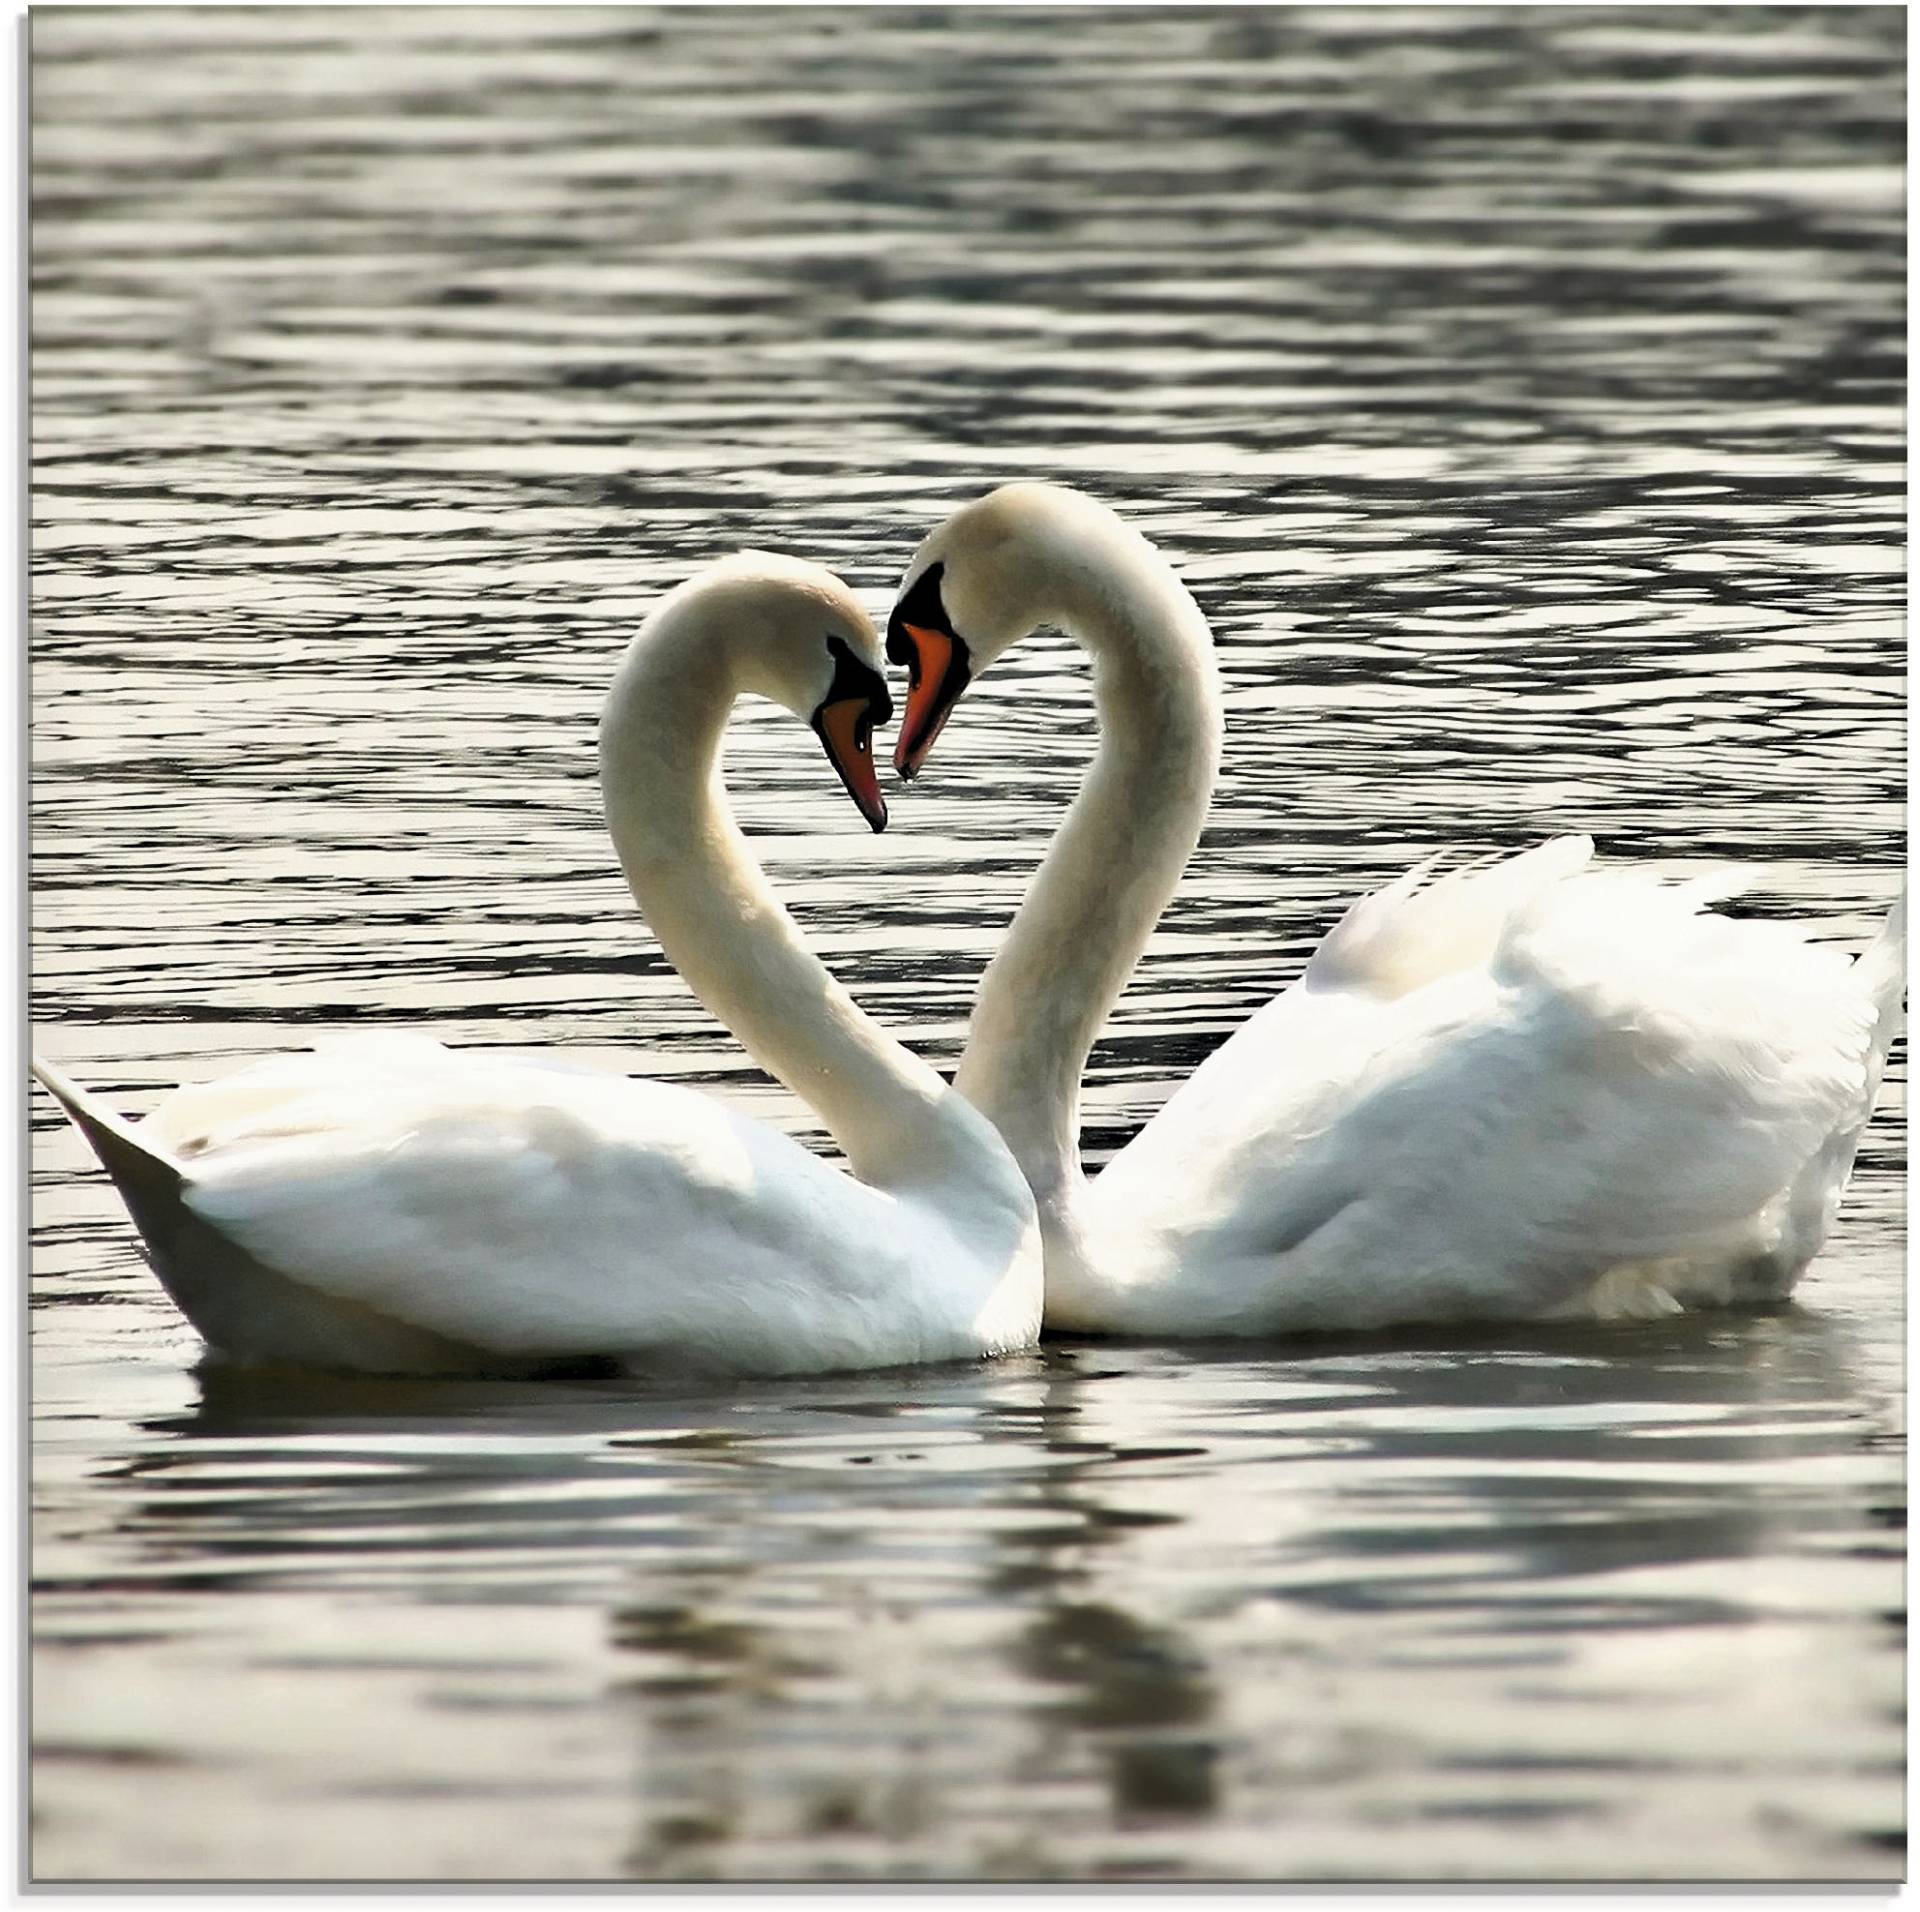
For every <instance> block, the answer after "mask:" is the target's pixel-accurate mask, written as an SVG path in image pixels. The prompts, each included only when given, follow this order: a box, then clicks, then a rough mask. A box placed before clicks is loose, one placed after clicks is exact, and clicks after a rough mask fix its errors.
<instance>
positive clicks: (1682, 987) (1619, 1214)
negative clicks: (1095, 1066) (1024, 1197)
mask: <svg viewBox="0 0 1920 1912" xmlns="http://www.w3.org/2000/svg"><path fill="white" fill-rule="evenodd" d="M1547 847H1549V848H1554V847H1556V846H1547ZM1534 854H1535V855H1536V856H1537V855H1538V854H1539V853H1537V852H1536V853H1534ZM1580 860H1581V861H1582V862H1583V861H1584V857H1582V858H1581V859H1580ZM1516 861H1525V859H1517V860H1516ZM1536 867H1537V866H1536ZM1463 874H1464V875H1465V878H1466V881H1465V883H1463V884H1462V885H1461V887H1462V888H1463V889H1464V888H1465V887H1467V885H1470V884H1472V883H1474V882H1476V881H1485V879H1486V877H1488V876H1492V877H1494V878H1496V879H1497V878H1498V877H1499V874H1500V872H1499V868H1498V866H1496V869H1495V870H1494V871H1491V872H1485V873H1482V872H1474V873H1463ZM1435 887H1436V888H1438V887H1439V886H1438V885H1436V886H1435ZM1513 887H1514V888H1516V889H1519V891H1520V896H1519V900H1518V901H1517V902H1510V903H1509V904H1508V905H1506V906H1505V907H1504V908H1503V911H1502V917H1503V920H1502V921H1501V923H1500V925H1499V929H1498V932H1497V934H1496V935H1495V937H1494V938H1493V940H1492V944H1491V947H1490V949H1489V950H1488V952H1487V955H1486V957H1485V958H1484V959H1481V960H1478V961H1468V962H1466V963H1464V964H1460V963H1447V964H1442V965H1441V966H1440V974H1439V975H1438V976H1437V978H1435V979H1433V980H1429V981H1427V982H1425V983H1417V984H1415V985H1414V986H1412V987H1399V986H1397V985H1398V983H1399V981H1400V980H1401V979H1403V978H1404V977H1405V975H1406V974H1407V973H1408V968H1409V959H1410V958H1411V957H1412V956H1413V955H1414V953H1415V952H1414V949H1413V946H1412V940H1411V939H1410V938H1408V939H1405V945H1404V947H1403V948H1402V949H1400V950H1398V951H1396V949H1395V941H1396V935H1397V927H1398V928H1403V927H1404V924H1401V925H1399V926H1396V924H1395V922H1394V920H1393V919H1394V916H1395V914H1396V912H1397V911H1401V910H1404V909H1405V908H1406V907H1407V904H1408V902H1409V900H1414V901H1417V896H1413V897H1411V899H1410V897H1409V893H1406V892H1403V893H1402V895H1401V896H1400V897H1398V898H1396V899H1394V902H1393V903H1392V904H1391V905H1389V906H1388V907H1387V908H1386V909H1385V910H1383V911H1381V912H1380V913H1379V915H1378V916H1377V917H1376V919H1375V920H1374V921H1372V922H1368V921H1367V920H1366V919H1365V917H1364V915H1362V916H1360V917H1358V918H1355V917H1353V916H1351V915H1350V918H1349V923H1350V924H1351V925H1352V926H1353V929H1354V931H1355V932H1357V933H1354V934H1351V935H1350V937H1349V939H1348V941H1349V947H1348V949H1347V950H1346V951H1345V952H1344V953H1341V952H1336V954H1337V955H1339V958H1340V960H1339V961H1338V962H1336V963H1334V964H1331V965H1322V966H1321V968H1320V972H1319V974H1318V976H1316V975H1315V974H1314V971H1313V970H1312V969H1311V968H1310V969H1309V973H1308V975H1307V977H1305V978H1304V979H1303V980H1302V982H1301V983H1300V984H1297V985H1295V986H1294V988H1292V989H1290V990H1288V991H1286V992H1285V993H1284V994H1283V995H1282V996H1280V997H1279V998H1277V999H1276V1000H1275V1001H1274V1002H1273V1003H1271V1004H1269V1005H1268V1006H1267V1008H1266V1009H1264V1010H1262V1011H1261V1012H1260V1014H1259V1016H1257V1017H1256V1018H1255V1019H1254V1021H1253V1022H1252V1023H1250V1024H1249V1025H1248V1027H1247V1029H1245V1030H1244V1031H1242V1032H1241V1034H1240V1035H1239V1036H1237V1037H1236V1038H1234V1040H1233V1041H1231V1042H1230V1043H1228V1044H1227V1045H1225V1047H1224V1048H1223V1049H1222V1050H1220V1051H1219V1052H1217V1053H1216V1055H1215V1056H1213V1057H1212V1058H1210V1059H1209V1061H1208V1062H1207V1064H1206V1065H1204V1066H1203V1068H1202V1069H1200V1070H1198V1071H1196V1073H1195V1075H1194V1077H1193V1079H1192V1081H1191V1082H1190V1083H1189V1084H1188V1085H1187V1086H1186V1087H1185V1088H1184V1089H1183V1090H1182V1091H1181V1092H1180V1093H1179V1094H1178V1095H1176V1096H1175V1097H1174V1098H1173V1099H1172V1101H1170V1102H1169V1103H1168V1105H1167V1108H1166V1110H1165V1111H1164V1112H1163V1114H1162V1116H1161V1117H1160V1118H1158V1119H1156V1120H1155V1121H1154V1122H1152V1123H1150V1124H1149V1125H1148V1127H1147V1128H1146V1129H1145V1130H1144V1131H1143V1132H1142V1134H1141V1135H1140V1136H1139V1137H1138V1138H1137V1139H1136V1140H1135V1142H1134V1143H1133V1144H1132V1145H1130V1146H1129V1147H1128V1148H1127V1149H1125V1150H1123V1151H1121V1153H1120V1154H1119V1155H1118V1156H1116V1157H1115V1159H1114V1161H1113V1162H1112V1163H1111V1164H1110V1165H1109V1166H1108V1168H1107V1170H1106V1172H1105V1173H1104V1174H1103V1175H1102V1176H1101V1177H1100V1178H1099V1180H1098V1181H1097V1182H1096V1183H1095V1184H1094V1188H1093V1191H1092V1194H1093V1199H1092V1201H1091V1202H1090V1203H1089V1215H1090V1218H1091V1219H1092V1220H1093V1221H1094V1223H1095V1225H1096V1226H1097V1227H1098V1228H1099V1229H1100V1230H1101V1232H1102V1235H1103V1237H1105V1238H1107V1239H1109V1240H1111V1239H1116V1238H1118V1237H1121V1236H1130V1237H1132V1238H1134V1239H1136V1240H1138V1241H1141V1242H1143V1243H1146V1244H1148V1246H1147V1248H1146V1249H1145V1250H1143V1254H1142V1260H1141V1262H1140V1263H1139V1264H1138V1265H1139V1266H1140V1267H1141V1268H1142V1270H1143V1272H1146V1273H1149V1274H1151V1273H1153V1272H1154V1271H1155V1266H1156V1263H1157V1265H1158V1271H1159V1273H1161V1274H1163V1275H1164V1276H1165V1286H1166V1303H1167V1305H1168V1306H1169V1307H1175V1306H1176V1304H1177V1311H1178V1312H1179V1313H1180V1314H1181V1316H1182V1317H1183V1319H1184V1321H1185V1325H1187V1326H1189V1327H1201V1326H1205V1325H1209V1321H1210V1324H1211V1325H1214V1326H1219V1327H1230V1326H1242V1327H1246V1326H1253V1325H1264V1326H1270V1327H1288V1326H1303V1327H1304V1326H1355V1325H1368V1324H1373V1323H1379V1322H1385V1321H1393V1320H1417V1319H1437V1318H1446V1317H1449V1316H1457V1315H1467V1314H1475V1313H1502V1314H1510V1313H1511V1314H1531V1313H1540V1312H1545V1311H1547V1310H1550V1309H1553V1308H1556V1307H1561V1306H1565V1305H1567V1304H1568V1303H1569V1302H1570V1301H1572V1300H1574V1299H1576V1298H1577V1297H1578V1296H1579V1294H1580V1293H1581V1292H1582V1291H1583V1290H1584V1288H1585V1287H1586V1286H1588V1285H1590V1284H1591V1282H1592V1280H1593V1278H1594V1276H1596V1275H1597V1274H1599V1273H1600V1272H1602V1271H1603V1270H1604V1269H1606V1268H1608V1267H1611V1266H1613V1265H1615V1264H1618V1263H1623V1262H1644V1261H1650V1260H1661V1259H1666V1258H1673V1257H1679V1258H1683V1259H1684V1258H1687V1257H1709V1258H1717V1260H1718V1262H1719V1263H1720V1264H1723V1265H1724V1264H1726V1263H1727V1262H1728V1261H1729V1258H1734V1259H1737V1258H1740V1257H1747V1258H1759V1259H1760V1260H1762V1261H1765V1260H1767V1259H1768V1258H1769V1257H1771V1258H1772V1259H1773V1261H1774V1262H1775V1263H1776V1264H1777V1265H1778V1267H1780V1268H1783V1269H1785V1270H1786V1273H1787V1276H1788V1278H1790V1274H1791V1272H1792V1270H1793V1268H1795V1267H1797V1265H1798V1264H1797V1262H1795V1261H1794V1256H1795V1255H1796V1254H1799V1253H1800V1249H1801V1248H1802V1246H1804V1248H1805V1252H1806V1253H1810V1252H1811V1248H1812V1246H1813V1245H1817V1241H1818V1238H1819V1232H1821V1231H1823V1230H1824V1226H1825V1219H1824V1215H1825V1213H1829V1212H1830V1207H1831V1199H1830V1198H1829V1196H1828V1194H1827V1192H1826V1189H1827V1185H1828V1184H1829V1183H1831V1182H1832V1181H1833V1179H1834V1157H1835V1154H1836V1148H1835V1147H1834V1146H1833V1145H1834V1144H1835V1140H1836V1138H1844V1151H1845V1153H1846V1155H1847V1157H1848V1159H1849V1160H1850V1157H1851V1137H1852V1135H1853V1134H1854V1133H1857V1128H1858V1124H1859V1122H1860V1121H1861V1120H1862V1119H1863V1117H1864V1105H1865V1099H1870V1096H1871V1086H1870V1084H1871V1080H1872V1077H1873V1075H1874V1074H1875V1069H1874V1040H1875V1027H1876V1021H1877V1019H1878V1017H1879V1015H1880V1009H1881V1005H1880V1004H1879V1003H1878V1002H1876V1000H1875V997H1874V994H1873V992H1872V990H1871V989H1870V988H1869V987H1867V986H1866V985H1865V983H1864V982H1863V979H1862V977H1861V976H1860V975H1859V974H1858V973H1857V972H1856V970H1855V968H1854V966H1853V965H1851V964H1850V963H1849V961H1848V959H1847V958H1846V956H1845V955H1843V954H1841V953H1840V952H1838V951H1834V950H1827V949H1819V948H1815V947H1812V946H1810V945H1808V944H1807V943H1805V942H1804V941H1803V940H1802V939H1801V938H1800V936H1799V935H1798V934H1797V932H1795V931H1794V930H1792V929H1790V928H1789V927H1787V926H1785V925H1776V924H1761V923H1748V922H1740V923H1736V922H1732V921H1729V920H1727V919H1725V918H1720V917H1714V916H1708V915H1703V914H1701V913H1700V912H1699V909H1698V904H1699V901H1700V895H1701V892H1700V890H1699V889H1698V888H1689V887H1688V886H1672V885H1664V884H1662V883H1660V882H1659V881H1657V880H1656V879H1653V878H1650V877H1646V876H1610V875H1601V876H1568V875H1565V874H1557V875H1555V876H1554V877H1553V878H1552V879H1551V880H1549V881H1547V882H1545V883H1542V884H1539V885H1528V886H1513ZM1459 946H1460V945H1459V940H1456V942H1455V947H1459ZM1315 961H1316V963H1318V962H1319V958H1318V957H1316V959H1315ZM1330 976H1331V980H1330ZM1839 1176H1840V1178H1841V1179H1844V1164H1841V1165H1840V1166H1839ZM1837 1192H1838V1191H1837V1186H1836V1187H1834V1188H1833V1189H1832V1191H1831V1194H1832V1198H1837ZM1815 1211H1821V1215H1820V1218H1819V1219H1818V1220H1817V1225H1816V1222H1815V1216H1814V1212H1815ZM1809 1231H1811V1236H1812V1239H1811V1241H1809V1242H1804V1243H1803V1241H1802V1237H1803V1236H1804V1235H1805V1234H1807V1233H1808V1232H1809ZM1800 1259H1804V1254H1800ZM1789 1264H1791V1266H1789ZM1153 1285H1154V1283H1153V1282H1152V1281H1148V1282H1146V1283H1144V1284H1143V1286H1142V1289H1141V1293H1140V1294H1139V1295H1138V1296H1137V1297H1136V1299H1137V1301H1138V1302H1139V1304H1140V1305H1141V1306H1143V1307H1144V1306H1145V1305H1146V1301H1147V1294H1148V1292H1149V1291H1150V1290H1151V1288H1152V1286H1153ZM1141 1325H1143V1326H1146V1325H1149V1324H1148V1323H1147V1322H1146V1321H1143V1322H1142V1323H1141Z"/></svg>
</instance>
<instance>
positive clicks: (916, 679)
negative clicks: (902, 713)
mask: <svg viewBox="0 0 1920 1912" xmlns="http://www.w3.org/2000/svg"><path fill="white" fill-rule="evenodd" d="M895 629H896V630H897V631H898V633H899V634H900V635H901V636H903V637H905V638H906V640H907V643H908V646H909V649H908V654H907V716H906V721H905V722H904V723H903V724H902V725H901V726H900V738H899V741H898V742H897V743H896V744H895V745H894V747H893V767H894V769H896V770H897V771H899V773H900V774H901V776H903V777H905V778H908V779H909V780H911V779H912V778H914V777H916V776H918V775H919V773H920V766H921V765H922V764H923V763H925V762H926V760H927V753H928V752H929V751H930V750H932V748H933V746H934V744H935V742H936V741H937V740H938V738H939V735H940V733H941V731H942V730H944V729H945V728H946V723H947V719H948V718H949V717H951V716H952V715H953V707H954V705H955V704H957V703H958V702H959V701H960V694H961V692H962V691H964V690H965V689H966V687H967V685H968V683H969V682H970V681H971V679H972V676H973V672H972V670H971V669H970V668H969V665H968V660H967V647H966V645H965V644H963V643H962V642H961V641H960V639H959V638H958V637H956V636H955V635H954V634H953V633H952V632H951V631H937V630H932V629H930V628H929V627H928V626H926V625H924V624H908V623H905V622H902V623H900V624H899V625H897V626H896V627H895ZM888 648H889V650H891V649H892V646H891V645H889V647H888Z"/></svg>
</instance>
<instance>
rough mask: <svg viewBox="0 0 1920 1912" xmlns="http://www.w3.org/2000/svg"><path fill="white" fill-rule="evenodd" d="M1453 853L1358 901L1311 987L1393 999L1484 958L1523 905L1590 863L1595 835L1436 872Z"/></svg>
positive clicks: (1319, 954) (1315, 963) (1313, 971)
mask: <svg viewBox="0 0 1920 1912" xmlns="http://www.w3.org/2000/svg"><path fill="white" fill-rule="evenodd" d="M1445 854H1446V853H1445V852H1444V851H1436V852H1435V854H1434V855H1432V856H1430V857H1427V858H1425V859H1424V860H1423V861H1421V862H1419V863H1416V864H1415V865H1414V866H1413V868H1412V869H1410V870H1408V871H1407V872H1406V873H1405V874H1404V875H1402V876H1398V877H1396V878H1395V879H1394V880H1393V881H1392V882H1391V883H1388V884H1386V885H1384V886H1383V887H1382V888H1380V889H1377V890H1374V891H1372V892H1370V893H1369V894H1368V895H1366V896H1362V897H1360V898H1359V899H1358V900H1357V901H1356V902H1355V903H1353V904H1352V905H1351V906H1350V907H1349V908H1348V910H1347V912H1346V914H1345V915H1344V916H1342V917H1341V918H1340V920H1339V922H1337V923H1336V924H1334V926H1333V928H1332V929H1330V930H1329V931H1328V932H1327V934H1326V936H1325V937H1324V938H1323V939H1322V940H1321V943H1320V946H1319V948H1318V949H1316V950H1315V951H1314V953H1313V957H1312V960H1311V961H1309V963H1308V964H1307V969H1306V975H1305V978H1304V980H1305V982H1306V984H1307V987H1308V988H1309V989H1351V990H1359V991H1363V992H1365V993H1366V994H1368V995H1371V996H1376V997H1381V998H1391V997H1394V996H1400V995H1404V994H1405V993H1406V992H1407V991H1408V990H1410V989H1417V988H1419V987H1420V986H1421V984H1423V983H1430V982H1434V981H1437V980H1438V979H1439V978H1440V977H1442V976H1446V975H1451V974H1453V973H1454V972H1455V971H1457V970H1462V969H1467V968H1470V967H1472V966H1473V965H1475V964H1478V963H1484V962H1485V961H1487V960H1488V958H1489V957H1490V956H1491V955H1492V953H1493V950H1494V948H1495V946H1496V945H1497V944H1498V942H1499V940H1500V938H1501V936H1502V935H1503V934H1504V932H1505V930H1506V927H1507V924H1508V922H1509V920H1510V919H1511V917H1512V915H1513V913H1514V911H1515V909H1516V908H1518V907H1520V906H1522V905H1523V904H1525V903H1526V902H1528V901H1529V900H1531V899H1532V898H1534V897H1536V896H1538V895H1540V894H1541V893H1542V892H1543V891H1544V890H1546V889H1548V888H1549V887H1550V886H1552V885H1554V884H1557V883H1559V882H1562V881H1563V880H1564V879H1565V878H1567V877H1569V876H1572V875H1574V874H1576V873H1577V872H1579V871H1580V870H1583V869H1585V868H1586V866H1587V863H1588V861H1589V859H1591V857H1592V855H1593V839H1592V838H1591V837H1585V836H1564V837H1555V838H1554V839H1553V840H1552V841H1551V842H1547V843H1542V844H1540V845H1539V846H1538V847H1537V848H1535V849H1531V850H1528V851H1526V852H1525V853H1524V854H1522V855H1520V856H1511V857H1505V858H1502V859H1500V860H1499V861H1496V862H1487V861H1484V860H1483V861H1481V862H1477V863H1471V864H1468V865H1466V866H1465V867H1464V868H1462V869H1458V870H1450V871H1448V872H1447V873H1446V875H1444V876H1439V877H1434V876H1433V871H1434V869H1435V868H1436V867H1437V866H1438V864H1439V863H1440V861H1441V859H1442V858H1443V857H1444V855H1445ZM1429 878H1432V880H1431V881H1429V880H1428V879H1429Z"/></svg>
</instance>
